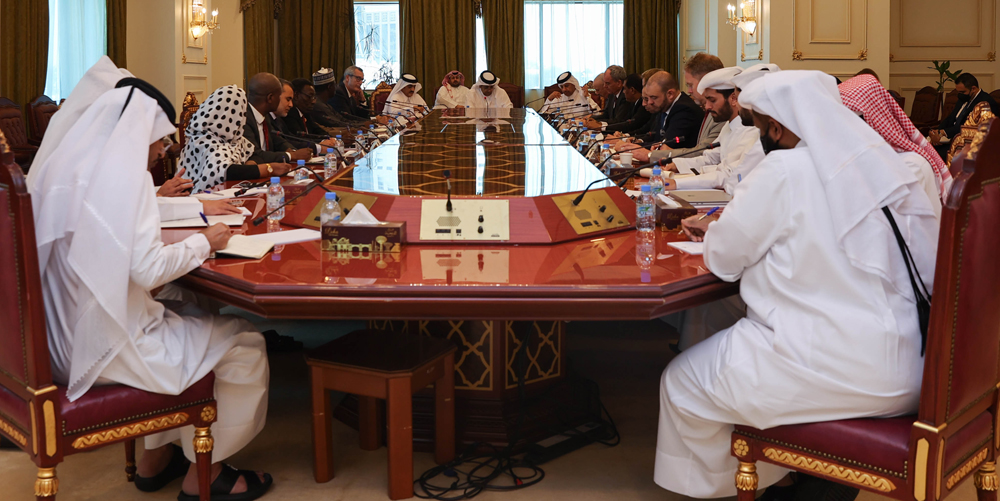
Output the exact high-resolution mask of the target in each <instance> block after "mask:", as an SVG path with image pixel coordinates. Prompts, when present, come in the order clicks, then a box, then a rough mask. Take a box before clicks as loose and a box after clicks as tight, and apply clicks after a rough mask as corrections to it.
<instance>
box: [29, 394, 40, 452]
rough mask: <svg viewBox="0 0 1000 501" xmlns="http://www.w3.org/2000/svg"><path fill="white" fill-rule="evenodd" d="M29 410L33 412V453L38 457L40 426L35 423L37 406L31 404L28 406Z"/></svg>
mask: <svg viewBox="0 0 1000 501" xmlns="http://www.w3.org/2000/svg"><path fill="white" fill-rule="evenodd" d="M28 410H29V411H31V453H32V454H34V455H36V456H37V455H38V424H37V423H35V405H34V404H31V405H29V406H28Z"/></svg>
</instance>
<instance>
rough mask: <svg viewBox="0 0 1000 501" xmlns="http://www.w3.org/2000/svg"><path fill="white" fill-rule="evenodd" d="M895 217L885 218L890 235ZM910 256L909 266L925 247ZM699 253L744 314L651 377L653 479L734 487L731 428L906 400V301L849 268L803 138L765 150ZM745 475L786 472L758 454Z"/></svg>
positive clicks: (683, 489) (911, 383)
mask: <svg viewBox="0 0 1000 501" xmlns="http://www.w3.org/2000/svg"><path fill="white" fill-rule="evenodd" d="M909 221H910V218H908V217H900V216H897V222H899V223H900V226H901V227H902V229H904V231H906V228H908V227H909V226H908V224H909ZM886 228H887V230H886V231H889V232H890V235H889V236H888V239H889V240H890V241H892V240H894V239H893V238H892V236H891V230H889V229H888V224H887V225H886ZM904 234H905V233H904ZM911 251H912V252H913V253H914V257H916V259H917V260H918V262H920V261H921V260H922V258H923V259H926V258H927V256H928V255H933V253H934V252H935V249H925V248H920V247H912V248H911ZM890 252H894V253H898V252H899V250H898V249H890ZM704 258H705V264H706V266H707V267H708V268H709V269H710V270H711V271H712V272H713V273H715V274H716V275H718V276H719V277H720V278H722V279H723V280H727V281H735V280H741V283H740V296H741V297H742V299H743V300H744V301H745V302H746V304H747V316H746V318H743V319H741V320H739V321H738V322H737V323H736V324H735V325H734V326H733V327H731V328H729V329H727V330H724V331H722V332H719V333H717V334H715V335H713V336H711V337H709V338H708V339H706V340H705V341H702V342H701V343H698V344H696V345H694V346H693V347H691V348H690V349H688V350H686V351H684V352H683V353H681V354H680V355H678V356H677V358H675V359H674V360H673V361H672V362H671V363H670V364H669V365H668V366H667V368H666V370H665V371H664V372H663V377H662V379H661V385H660V425H659V433H658V437H657V452H656V463H655V473H654V479H655V481H656V483H657V484H659V485H660V486H661V487H663V488H665V489H668V490H670V491H673V492H677V493H680V494H684V495H687V496H691V497H696V498H716V497H724V496H733V495H735V494H736V487H735V485H734V478H735V474H736V468H737V463H738V462H737V461H736V459H735V458H733V457H731V456H730V452H729V450H730V437H731V433H732V431H733V425H734V424H743V425H749V426H753V427H757V428H772V427H775V426H780V425H786V424H795V423H807V422H815V421H827V420H837V419H849V418H860V417H877V416H895V415H902V414H906V413H910V412H913V411H914V410H915V409H916V406H917V402H918V400H919V396H920V383H921V375H922V371H923V358H921V356H920V331H919V326H918V322H917V312H916V306H915V304H914V302H913V300H912V299H907V298H906V297H903V296H902V295H900V294H899V293H897V292H896V290H895V289H894V288H893V287H892V285H891V284H888V283H887V282H884V281H883V280H882V279H881V278H880V277H878V276H876V275H874V274H869V273H867V272H863V271H861V270H860V269H859V268H856V267H854V266H852V265H851V264H850V262H849V261H848V259H847V257H846V254H845V253H844V252H843V251H842V250H841V249H840V247H839V245H838V243H837V240H836V238H835V234H834V231H833V223H832V218H831V212H830V208H829V206H828V202H827V198H826V194H825V191H824V188H823V185H822V183H821V181H820V179H819V177H818V175H817V173H816V169H815V167H814V166H813V165H812V159H811V157H810V155H809V151H808V149H807V147H806V146H804V145H801V143H800V146H799V147H797V148H794V149H791V150H781V151H776V152H772V153H771V154H770V155H768V156H767V158H766V159H765V160H764V161H763V162H761V163H760V165H758V166H757V167H756V169H755V170H754V173H753V175H752V176H749V177H748V178H747V179H744V180H743V182H742V183H740V184H739V186H738V187H737V190H736V196H735V197H734V198H733V201H732V202H730V204H729V206H728V207H727V208H726V210H725V211H724V212H723V215H722V217H721V218H720V219H719V220H718V221H716V222H713V223H712V224H711V225H710V226H709V229H708V232H707V234H706V238H705V254H704ZM900 259H902V258H901V257H900ZM928 285H929V286H930V284H928ZM757 473H758V475H759V477H760V486H761V487H765V486H768V485H771V484H773V483H775V482H777V481H778V480H780V479H781V477H783V476H784V475H785V474H786V473H787V470H785V469H783V468H780V467H778V466H774V465H770V464H765V463H758V465H757Z"/></svg>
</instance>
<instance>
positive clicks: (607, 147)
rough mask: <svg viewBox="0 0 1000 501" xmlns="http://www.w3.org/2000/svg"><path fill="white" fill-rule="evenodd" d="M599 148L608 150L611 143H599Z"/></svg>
mask: <svg viewBox="0 0 1000 501" xmlns="http://www.w3.org/2000/svg"><path fill="white" fill-rule="evenodd" d="M601 149H602V150H610V149H611V145H610V144H608V143H604V144H602V145H601Z"/></svg>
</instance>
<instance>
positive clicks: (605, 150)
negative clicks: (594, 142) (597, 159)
mask: <svg viewBox="0 0 1000 501" xmlns="http://www.w3.org/2000/svg"><path fill="white" fill-rule="evenodd" d="M610 157H611V143H604V144H602V145H601V161H602V162H604V165H605V167H604V168H605V169H607V168H608V167H607V165H608V163H610V162H611V161H610V160H608V158H610ZM605 160H607V162H605Z"/></svg>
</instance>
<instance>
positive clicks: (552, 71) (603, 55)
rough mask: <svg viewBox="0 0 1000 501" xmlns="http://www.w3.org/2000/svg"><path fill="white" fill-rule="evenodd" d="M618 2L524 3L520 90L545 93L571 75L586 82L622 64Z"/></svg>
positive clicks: (543, 0) (550, 0)
mask: <svg viewBox="0 0 1000 501" xmlns="http://www.w3.org/2000/svg"><path fill="white" fill-rule="evenodd" d="M623 25H624V6H623V5H622V0H574V1H568V0H563V1H558V0H526V1H525V3H524V84H525V85H524V86H525V88H526V89H543V88H545V87H547V86H549V85H552V84H554V83H556V78H557V77H558V76H559V74H560V73H562V72H564V71H571V72H573V75H574V76H575V77H576V78H577V80H579V81H580V83H581V84H584V83H586V82H588V81H590V80H591V79H592V78H594V77H595V76H596V75H597V74H599V73H602V72H603V71H604V70H606V69H607V68H608V66H611V65H612V64H617V65H621V64H622V60H623V58H624V56H623V54H624V51H623V49H622V40H623V35H622V26H623Z"/></svg>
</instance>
